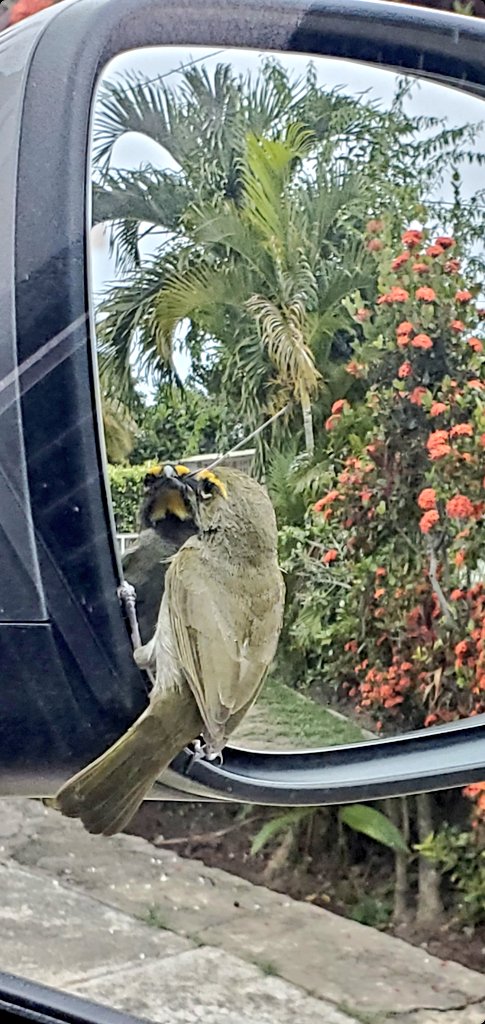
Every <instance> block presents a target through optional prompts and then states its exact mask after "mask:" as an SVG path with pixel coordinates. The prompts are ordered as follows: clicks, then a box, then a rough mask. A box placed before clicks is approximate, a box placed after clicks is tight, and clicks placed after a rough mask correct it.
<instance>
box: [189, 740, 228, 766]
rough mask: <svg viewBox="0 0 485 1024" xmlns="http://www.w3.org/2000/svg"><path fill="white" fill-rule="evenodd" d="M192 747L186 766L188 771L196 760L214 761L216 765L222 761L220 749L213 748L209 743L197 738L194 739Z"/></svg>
mask: <svg viewBox="0 0 485 1024" xmlns="http://www.w3.org/2000/svg"><path fill="white" fill-rule="evenodd" d="M192 747H193V750H192V751H191V758H190V761H189V764H188V766H187V770H188V771H190V769H191V768H192V766H193V765H194V764H195V763H196V762H197V761H211V762H216V763H217V764H218V765H222V764H223V763H224V759H223V757H222V754H221V751H220V750H215V749H214V747H212V746H211V744H210V743H206V742H205V741H204V740H200V739H197V740H194V742H193V744H192Z"/></svg>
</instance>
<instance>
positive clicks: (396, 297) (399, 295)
mask: <svg viewBox="0 0 485 1024" xmlns="http://www.w3.org/2000/svg"><path fill="white" fill-rule="evenodd" d="M408 299H409V292H407V291H406V289H405V288H399V287H398V286H397V285H395V286H394V287H393V288H391V289H390V291H389V292H387V294H386V295H381V296H380V297H379V298H378V300H377V305H378V306H382V305H383V304H384V303H386V304H387V305H391V304H392V303H393V302H407V300H408Z"/></svg>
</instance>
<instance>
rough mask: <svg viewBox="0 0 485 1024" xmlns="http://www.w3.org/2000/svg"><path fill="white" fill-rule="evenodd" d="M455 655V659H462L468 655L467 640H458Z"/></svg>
mask: <svg viewBox="0 0 485 1024" xmlns="http://www.w3.org/2000/svg"><path fill="white" fill-rule="evenodd" d="M455 654H456V656H457V658H463V656H464V655H465V654H468V640H460V641H459V642H458V643H457V644H455Z"/></svg>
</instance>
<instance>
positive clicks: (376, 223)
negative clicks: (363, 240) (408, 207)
mask: <svg viewBox="0 0 485 1024" xmlns="http://www.w3.org/2000/svg"><path fill="white" fill-rule="evenodd" d="M383 228H384V221H383V220H369V221H367V224H366V226H365V230H366V231H367V232H368V234H369V235H377V234H378V233H379V231H382V230H383Z"/></svg>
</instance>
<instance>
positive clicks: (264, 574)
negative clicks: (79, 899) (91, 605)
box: [46, 468, 284, 835]
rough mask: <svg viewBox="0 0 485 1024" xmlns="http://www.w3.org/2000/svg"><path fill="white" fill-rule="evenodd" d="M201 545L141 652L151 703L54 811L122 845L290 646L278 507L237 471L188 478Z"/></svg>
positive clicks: (236, 717)
mask: <svg viewBox="0 0 485 1024" xmlns="http://www.w3.org/2000/svg"><path fill="white" fill-rule="evenodd" d="M174 481H175V486H176V487H177V488H179V489H180V491H181V494H182V495H183V498H184V500H186V501H188V502H189V505H190V507H191V508H192V510H193V519H194V522H195V524H196V526H197V531H198V532H197V534H196V535H195V536H193V537H190V538H189V540H187V541H186V543H185V544H184V545H183V547H182V548H181V549H180V551H179V552H178V553H177V554H176V555H175V556H174V558H173V559H172V561H171V564H170V567H169V569H168V572H167V575H166V578H165V592H164V596H163V599H162V603H161V607H160V613H159V617H158V622H157V627H156V630H155V633H154V635H153V637H152V639H151V640H150V641H149V642H148V643H147V644H145V645H144V646H143V647H140V648H138V650H136V651H135V654H134V656H135V660H136V662H137V664H138V665H139V667H140V668H144V669H147V670H149V671H151V672H152V673H153V674H154V676H155V683H154V686H153V688H152V691H151V694H150V704H149V706H148V708H147V709H146V710H145V711H144V712H143V714H142V715H141V716H140V717H139V718H138V719H137V721H136V722H135V723H134V725H132V726H131V728H130V729H129V730H128V732H127V733H125V735H124V736H122V737H121V739H119V740H118V741H117V742H116V743H115V744H114V745H113V746H112V747H110V749H109V750H107V751H106V753H105V754H103V755H102V756H101V757H99V758H98V759H97V760H96V761H94V762H93V763H92V764H91V765H88V766H87V768H84V769H83V770H82V771H80V772H78V774H77V775H75V776H74V777H73V778H72V779H70V780H69V781H68V782H66V783H65V784H64V786H62V788H61V789H60V790H59V792H58V793H57V795H56V796H55V797H54V798H53V799H50V800H48V801H46V803H47V804H48V805H49V806H53V807H55V808H56V809H57V810H59V811H61V812H62V813H63V814H65V815H67V816H68V817H76V818H80V819H81V821H82V822H83V824H84V825H85V827H86V828H87V829H88V831H90V832H95V833H102V834H103V835H113V834H115V833H116V832H119V831H121V830H122V829H123V828H124V827H125V826H126V825H127V824H128V823H129V821H130V820H131V818H132V817H133V815H134V813H135V811H136V810H137V809H138V807H139V805H140V803H141V802H142V800H143V798H144V797H145V796H146V794H147V792H148V790H149V789H150V787H151V786H152V785H153V783H154V782H155V781H156V779H157V778H158V776H159V775H160V773H161V772H162V771H163V770H164V769H165V768H166V767H167V766H168V764H169V763H170V761H172V760H173V758H174V757H175V756H176V754H178V753H179V752H180V751H181V750H182V749H183V748H184V747H185V746H187V744H188V743H190V742H191V741H193V740H195V739H197V737H199V736H202V737H203V740H204V742H205V745H206V750H207V752H208V754H209V756H212V755H213V754H214V753H217V752H219V751H221V750H222V748H223V747H224V745H225V743H226V741H227V738H228V736H229V735H230V733H231V732H232V731H233V730H234V729H235V728H236V726H237V725H238V724H239V722H240V721H241V719H242V718H243V716H244V715H245V714H246V712H247V711H248V710H249V708H250V707H251V705H252V704H253V703H254V701H255V700H256V698H257V696H258V694H259V692H260V689H261V686H262V683H263V681H264V677H265V675H266V672H267V669H268V668H269V666H270V664H271V662H272V660H273V658H274V655H275V652H276V648H277V644H278V639H279V634H280V630H281V624H282V616H283V603H284V585H283V578H282V575H281V571H280V569H279V567H278V561H277V531H276V520H275V515H274V511H273V507H272V505H271V502H270V500H269V497H268V495H267V494H266V492H265V491H264V489H263V488H262V487H261V486H260V485H259V484H258V483H256V481H254V480H252V479H251V478H250V477H248V476H246V475H245V474H244V473H241V472H238V471H237V470H234V469H222V468H221V469H220V470H219V471H218V475H217V476H216V475H215V474H214V473H212V472H210V471H208V470H202V471H201V472H199V473H197V474H196V475H195V477H193V476H192V475H190V476H189V475H188V474H187V475H185V476H182V477H180V476H177V477H175V478H174Z"/></svg>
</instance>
